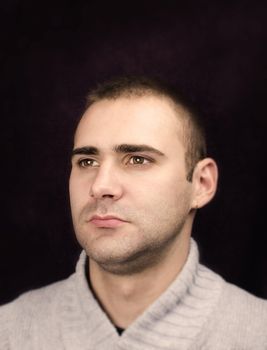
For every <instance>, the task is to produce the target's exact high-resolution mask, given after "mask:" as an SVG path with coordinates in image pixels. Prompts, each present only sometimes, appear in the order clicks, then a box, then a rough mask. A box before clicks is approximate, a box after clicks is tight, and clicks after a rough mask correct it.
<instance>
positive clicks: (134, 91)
mask: <svg viewBox="0 0 267 350" xmlns="http://www.w3.org/2000/svg"><path fill="white" fill-rule="evenodd" d="M149 95H152V96H153V95H154V96H159V97H166V98H167V99H170V100H171V101H172V102H173V103H174V105H175V106H178V107H182V108H183V109H184V111H185V112H186V113H183V118H182V119H183V126H184V127H183V141H184V144H185V147H186V154H185V162H186V169H187V180H188V181H191V180H192V176H193V172H194V168H195V166H196V164H197V162H198V161H199V160H201V159H203V158H205V157H206V154H207V146H206V137H205V131H204V127H203V125H202V123H201V120H200V117H199V113H198V112H197V110H196V108H195V106H194V105H193V103H192V101H190V100H189V99H188V98H187V97H186V96H185V95H184V94H183V93H182V92H178V91H177V90H176V89H173V88H172V87H170V86H168V85H166V83H163V82H162V81H161V80H159V79H152V78H148V77H145V76H122V77H116V78H113V79H111V80H108V81H105V82H103V83H101V84H99V85H98V86H97V87H96V88H95V89H93V90H92V91H91V92H89V93H88V95H87V98H86V106H85V107H86V109H87V108H89V107H90V106H91V105H92V104H93V103H95V102H98V101H101V100H105V99H107V100H113V99H114V100H116V99H117V98H120V97H126V98H131V97H143V96H149Z"/></svg>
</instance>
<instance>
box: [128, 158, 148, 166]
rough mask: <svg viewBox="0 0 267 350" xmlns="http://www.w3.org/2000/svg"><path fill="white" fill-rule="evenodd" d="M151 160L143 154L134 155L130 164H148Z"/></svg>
mask: <svg viewBox="0 0 267 350" xmlns="http://www.w3.org/2000/svg"><path fill="white" fill-rule="evenodd" d="M150 162H151V161H150V160H149V159H147V158H145V157H141V156H132V157H131V158H130V160H129V162H128V164H132V165H143V164H148V163H150Z"/></svg>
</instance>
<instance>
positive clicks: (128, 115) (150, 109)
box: [75, 96, 184, 141]
mask: <svg viewBox="0 0 267 350" xmlns="http://www.w3.org/2000/svg"><path fill="white" fill-rule="evenodd" d="M183 114H184V112H183V110H182V109H181V110H177V108H175V106H174V104H172V103H171V102H170V101H169V100H168V99H166V98H162V97H159V96H142V97H131V98H128V97H119V98H117V99H112V100H111V99H103V100H100V101H97V102H95V103H93V104H92V105H91V106H90V107H89V108H88V109H87V110H86V111H85V113H84V114H83V116H82V117H81V119H80V122H79V124H78V127H77V129H76V133H75V136H76V137H77V136H81V135H83V134H84V133H87V132H90V130H92V132H98V133H99V132H101V131H103V133H104V132H106V131H107V130H109V131H110V132H116V131H117V132H120V133H121V134H122V133H123V132H131V130H132V131H133V132H135V133H136V134H137V133H142V132H144V131H145V132H146V133H147V135H148V134H149V133H153V132H156V129H162V130H163V129H165V130H167V129H168V128H169V129H170V130H173V129H174V128H175V129H176V130H177V129H180V130H181V124H182V122H181V120H182V119H183V118H184V117H183ZM76 137H75V138H76ZM127 141H128V140H127ZM133 141H134V140H133Z"/></svg>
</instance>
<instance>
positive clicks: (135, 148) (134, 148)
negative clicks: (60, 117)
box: [71, 143, 164, 157]
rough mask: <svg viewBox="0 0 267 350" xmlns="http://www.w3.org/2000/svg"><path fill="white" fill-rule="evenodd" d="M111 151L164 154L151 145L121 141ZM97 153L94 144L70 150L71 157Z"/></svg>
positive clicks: (95, 154) (98, 152)
mask: <svg viewBox="0 0 267 350" xmlns="http://www.w3.org/2000/svg"><path fill="white" fill-rule="evenodd" d="M113 151H114V152H116V153H137V152H151V153H155V154H158V155H160V156H164V153H162V152H161V151H160V150H158V149H156V148H154V147H152V146H149V145H144V144H141V145H135V144H126V143H123V144H121V145H116V146H114V147H113ZM99 154H100V151H99V149H98V148H96V147H94V146H84V147H78V148H74V149H73V150H72V152H71V156H72V157H73V156H75V155H87V156H89V155H91V156H92V155H93V156H97V155H99Z"/></svg>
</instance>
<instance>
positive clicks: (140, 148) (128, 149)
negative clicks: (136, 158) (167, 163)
mask: <svg viewBox="0 0 267 350" xmlns="http://www.w3.org/2000/svg"><path fill="white" fill-rule="evenodd" d="M114 151H115V152H116V153H136V152H151V153H156V154H158V155H160V156H164V153H162V152H161V151H159V150H158V149H156V148H154V147H152V146H149V145H144V144H141V145H133V144H126V143H124V144H121V145H116V146H115V147H114Z"/></svg>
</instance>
